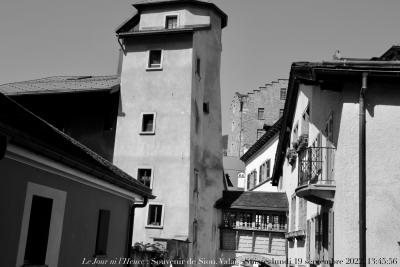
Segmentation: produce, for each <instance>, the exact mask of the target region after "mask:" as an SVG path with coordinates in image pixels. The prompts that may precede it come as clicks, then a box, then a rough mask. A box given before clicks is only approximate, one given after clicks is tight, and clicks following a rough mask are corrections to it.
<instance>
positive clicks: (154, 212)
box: [147, 204, 164, 228]
mask: <svg viewBox="0 0 400 267" xmlns="http://www.w3.org/2000/svg"><path fill="white" fill-rule="evenodd" d="M163 213H164V211H163V205H162V204H149V209H148V214H147V227H156V228H161V227H163V217H164V214H163Z"/></svg>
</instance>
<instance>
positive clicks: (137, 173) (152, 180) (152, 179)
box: [136, 165, 154, 189]
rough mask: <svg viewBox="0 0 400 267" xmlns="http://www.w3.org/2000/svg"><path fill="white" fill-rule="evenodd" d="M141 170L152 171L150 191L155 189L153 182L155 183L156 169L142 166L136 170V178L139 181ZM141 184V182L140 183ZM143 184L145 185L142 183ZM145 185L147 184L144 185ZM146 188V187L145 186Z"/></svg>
mask: <svg viewBox="0 0 400 267" xmlns="http://www.w3.org/2000/svg"><path fill="white" fill-rule="evenodd" d="M139 170H150V172H151V173H150V186H149V188H150V189H153V182H154V178H153V177H154V168H153V167H152V166H145V165H143V166H142V165H141V166H138V167H137V168H136V175H137V177H136V179H137V180H138V181H139ZM139 182H140V181H139ZM142 184H143V183H142ZM143 185H145V184H143ZM145 186H146V185H145Z"/></svg>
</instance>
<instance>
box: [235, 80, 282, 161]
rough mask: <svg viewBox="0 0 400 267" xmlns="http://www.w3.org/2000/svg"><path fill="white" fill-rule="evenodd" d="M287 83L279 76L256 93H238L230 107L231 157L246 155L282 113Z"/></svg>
mask: <svg viewBox="0 0 400 267" xmlns="http://www.w3.org/2000/svg"><path fill="white" fill-rule="evenodd" d="M287 85H288V81H287V79H278V80H277V81H273V82H271V83H269V84H266V85H265V86H262V87H259V88H258V89H256V90H253V92H250V93H247V94H240V93H236V94H235V96H234V98H233V100H232V103H231V106H230V114H231V119H230V121H231V123H232V125H231V131H230V132H229V137H228V148H227V154H228V156H232V157H241V156H243V154H244V153H246V151H247V150H248V149H249V148H250V147H251V146H252V145H253V144H254V143H255V142H256V141H257V140H258V139H259V138H260V137H261V136H262V135H263V134H264V133H265V132H266V130H268V128H269V127H271V126H272V125H273V124H274V123H275V122H276V121H277V120H278V119H279V118H280V117H281V116H282V112H283V108H284V105H285V100H286V90H287Z"/></svg>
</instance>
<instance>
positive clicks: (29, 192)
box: [16, 182, 67, 266]
mask: <svg viewBox="0 0 400 267" xmlns="http://www.w3.org/2000/svg"><path fill="white" fill-rule="evenodd" d="M34 195H36V196H40V197H45V198H50V199H53V206H52V210H51V220H50V227H49V240H48V243H47V251H46V260H45V262H46V264H47V265H49V266H57V264H58V258H59V253H60V247H61V236H62V232H63V221H64V215H65V214H64V213H65V203H66V198H67V192H65V191H62V190H59V189H55V188H52V187H48V186H44V185H40V184H36V183H32V182H28V184H27V189H26V194H25V203H24V210H23V216H22V223H21V232H20V235H19V242H18V251H17V262H16V266H22V265H23V264H24V258H25V250H26V243H27V238H28V230H29V221H30V215H31V209H32V199H33V196H34Z"/></svg>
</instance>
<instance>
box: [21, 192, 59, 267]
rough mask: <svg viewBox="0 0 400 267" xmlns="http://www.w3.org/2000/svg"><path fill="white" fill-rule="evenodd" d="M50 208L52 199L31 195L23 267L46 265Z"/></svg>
mask: <svg viewBox="0 0 400 267" xmlns="http://www.w3.org/2000/svg"><path fill="white" fill-rule="evenodd" d="M52 207H53V199H51V198H46V197H41V196H37V195H33V197H32V206H31V214H30V219H29V227H28V237H27V240H26V247H25V256H24V266H25V265H44V264H46V263H45V260H46V252H47V243H48V238H49V231H50V219H51V211H52Z"/></svg>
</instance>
